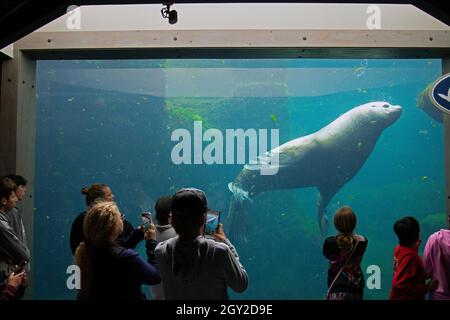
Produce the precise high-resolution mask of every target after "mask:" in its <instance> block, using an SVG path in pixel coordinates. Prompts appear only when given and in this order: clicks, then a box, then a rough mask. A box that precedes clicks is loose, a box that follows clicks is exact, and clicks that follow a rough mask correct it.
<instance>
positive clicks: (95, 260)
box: [79, 240, 161, 300]
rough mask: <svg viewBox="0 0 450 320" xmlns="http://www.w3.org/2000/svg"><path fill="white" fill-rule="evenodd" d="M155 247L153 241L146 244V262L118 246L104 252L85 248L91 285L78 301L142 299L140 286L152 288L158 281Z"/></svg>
mask: <svg viewBox="0 0 450 320" xmlns="http://www.w3.org/2000/svg"><path fill="white" fill-rule="evenodd" d="M156 244H157V242H156V241H154V240H150V241H147V242H146V249H147V256H148V260H147V261H148V262H145V261H144V260H143V259H142V258H141V257H140V256H139V254H138V253H137V252H136V251H134V250H133V249H125V248H123V247H121V246H119V245H117V244H115V245H112V246H109V247H107V248H98V247H95V246H93V245H88V255H89V260H90V262H91V271H90V275H89V278H90V279H91V282H90V285H89V288H88V289H87V291H86V293H85V295H83V296H82V297H81V296H79V299H88V300H98V299H110V300H111V299H116V300H118V299H119V300H142V299H144V298H145V296H144V295H143V293H142V291H141V285H143V284H147V285H155V284H158V283H159V282H160V281H161V278H160V277H159V273H158V269H157V268H156V261H155V247H156Z"/></svg>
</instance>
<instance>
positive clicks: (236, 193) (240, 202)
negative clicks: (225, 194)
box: [227, 182, 252, 242]
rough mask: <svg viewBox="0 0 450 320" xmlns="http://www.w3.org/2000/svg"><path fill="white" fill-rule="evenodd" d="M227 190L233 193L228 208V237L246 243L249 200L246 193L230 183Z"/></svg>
mask: <svg viewBox="0 0 450 320" xmlns="http://www.w3.org/2000/svg"><path fill="white" fill-rule="evenodd" d="M228 189H230V191H231V192H232V193H233V194H232V195H231V199H230V206H229V208H228V218H227V220H228V223H229V226H230V229H229V230H230V232H229V237H230V239H231V240H234V241H244V242H247V227H248V224H247V212H246V209H247V207H248V203H250V202H251V201H252V200H251V199H250V197H249V195H248V192H247V191H245V190H243V189H242V188H240V187H238V186H236V185H235V184H234V183H232V182H230V183H229V184H228Z"/></svg>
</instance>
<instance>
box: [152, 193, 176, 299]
mask: <svg viewBox="0 0 450 320" xmlns="http://www.w3.org/2000/svg"><path fill="white" fill-rule="evenodd" d="M171 205H172V196H162V197H160V198H159V199H158V200H157V201H156V204H155V212H156V222H157V224H156V225H155V227H156V240H157V241H158V242H163V241H166V240H168V239H170V238H173V237H176V236H177V233H176V232H175V229H174V228H173V226H172V225H171V224H170V220H171V218H170V208H171ZM150 290H151V293H152V299H153V300H165V296H164V288H163V286H162V284H161V283H160V284H157V285H155V286H152V287H151V288H150Z"/></svg>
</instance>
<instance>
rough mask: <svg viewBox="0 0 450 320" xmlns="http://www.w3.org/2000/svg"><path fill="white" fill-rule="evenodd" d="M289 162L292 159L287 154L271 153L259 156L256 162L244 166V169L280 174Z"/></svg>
mask: <svg viewBox="0 0 450 320" xmlns="http://www.w3.org/2000/svg"><path fill="white" fill-rule="evenodd" d="M288 161H290V158H289V156H288V155H286V154H285V153H283V152H272V151H269V152H266V153H264V154H263V155H260V156H258V158H257V160H256V161H253V162H250V163H249V164H246V165H244V169H246V170H250V171H260V170H276V172H278V170H279V169H280V168H283V167H285V166H286V165H287V162H288Z"/></svg>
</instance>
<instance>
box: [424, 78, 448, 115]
mask: <svg viewBox="0 0 450 320" xmlns="http://www.w3.org/2000/svg"><path fill="white" fill-rule="evenodd" d="M429 95H430V100H431V102H433V104H434V105H435V106H436V107H437V108H438V109H439V110H441V111H443V112H445V113H448V114H450V73H447V74H445V75H443V76H442V77H440V78H439V79H437V80H436V82H435V83H434V85H433V87H432V88H431V90H430V92H429Z"/></svg>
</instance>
